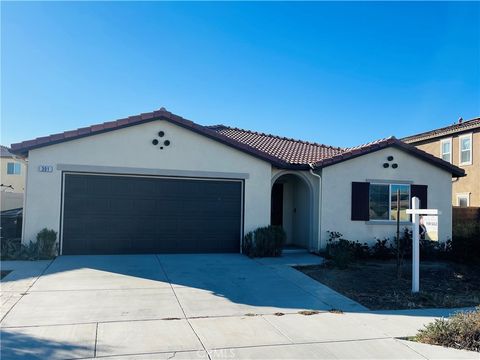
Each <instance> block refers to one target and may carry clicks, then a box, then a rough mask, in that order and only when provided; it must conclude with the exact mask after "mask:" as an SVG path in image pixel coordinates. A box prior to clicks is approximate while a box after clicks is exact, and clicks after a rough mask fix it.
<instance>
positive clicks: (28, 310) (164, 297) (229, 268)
mask: <svg viewBox="0 0 480 360" xmlns="http://www.w3.org/2000/svg"><path fill="white" fill-rule="evenodd" d="M320 261H321V258H319V257H316V256H313V255H308V254H292V255H287V256H285V257H283V258H279V259H258V260H251V259H248V258H247V257H244V256H241V255H234V254H230V255H224V254H222V255H158V256H156V255H127V256H62V257H59V258H57V259H56V260H54V261H52V262H26V263H22V262H14V263H12V262H3V263H2V268H3V269H13V270H14V271H13V272H12V273H11V274H9V275H7V277H6V278H5V279H4V282H2V294H1V299H2V320H1V336H2V337H1V341H2V344H1V347H2V349H1V350H2V354H1V355H2V359H18V358H22V359H23V358H28V357H29V356H31V357H37V358H42V359H45V358H49V359H66V358H94V357H107V358H113V357H117V356H119V359H125V358H133V359H137V358H138V359H140V358H141V359H167V358H172V357H173V356H175V358H180V359H199V358H205V359H206V358H211V359H225V358H228V359H232V358H238V359H251V358H259V359H282V358H283V359H292V358H294V359H301V358H302V359H315V358H318V359H320V358H322V359H334V358H349V359H351V358H369V359H374V358H377V359H380V358H402V359H404V358H408V359H425V358H431V359H438V358H443V359H446V358H470V359H478V358H479V356H478V354H477V353H470V352H464V351H455V350H450V349H443V348H439V347H434V346H428V345H423V344H415V343H411V342H406V341H403V340H398V339H396V337H399V336H408V335H413V334H414V333H415V332H416V329H418V328H420V327H421V326H422V325H423V324H424V323H426V322H429V321H431V320H432V319H433V318H434V317H433V316H430V314H428V313H409V314H403V313H401V312H389V313H379V312H370V311H368V310H367V309H365V308H364V307H363V306H361V305H360V304H358V303H355V302H354V301H352V300H350V299H348V298H346V297H344V296H342V295H340V294H338V293H336V292H334V291H333V290H331V289H329V288H328V287H326V286H323V285H321V284H319V283H318V282H316V281H315V280H313V279H311V278H309V277H307V276H305V275H303V274H302V273H300V272H298V271H296V270H294V269H293V268H291V267H290V266H289V265H296V264H311V263H312V262H313V263H314V262H317V263H318V262H320ZM332 309H339V310H343V311H344V313H336V312H329V310H332ZM304 310H310V311H311V310H313V311H314V313H315V312H318V313H315V314H313V315H304V314H305V313H303V314H302V312H303V311H304Z"/></svg>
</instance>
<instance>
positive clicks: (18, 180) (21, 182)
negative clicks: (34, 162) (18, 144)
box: [0, 157, 26, 193]
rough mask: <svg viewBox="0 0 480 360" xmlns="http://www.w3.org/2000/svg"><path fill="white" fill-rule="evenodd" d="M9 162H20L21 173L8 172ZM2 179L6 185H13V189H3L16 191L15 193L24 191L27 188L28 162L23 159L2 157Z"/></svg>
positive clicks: (0, 166)
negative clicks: (12, 173)
mask: <svg viewBox="0 0 480 360" xmlns="http://www.w3.org/2000/svg"><path fill="white" fill-rule="evenodd" d="M9 162H13V163H18V164H20V167H21V169H20V174H18V175H10V174H7V164H8V163H9ZM0 169H1V170H0V181H1V183H2V184H4V185H12V186H13V190H11V189H3V188H2V191H8V192H15V193H23V192H24V190H25V174H26V164H25V161H23V160H17V159H12V158H7V157H2V158H0Z"/></svg>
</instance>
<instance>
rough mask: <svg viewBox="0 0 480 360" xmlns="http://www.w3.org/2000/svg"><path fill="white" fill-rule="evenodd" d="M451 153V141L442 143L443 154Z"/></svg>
mask: <svg viewBox="0 0 480 360" xmlns="http://www.w3.org/2000/svg"><path fill="white" fill-rule="evenodd" d="M447 153H450V141H448V142H447V141H446V142H443V143H442V154H447Z"/></svg>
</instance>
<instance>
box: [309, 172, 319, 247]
mask: <svg viewBox="0 0 480 360" xmlns="http://www.w3.org/2000/svg"><path fill="white" fill-rule="evenodd" d="M308 165H309V166H310V174H312V176H314V177H316V178H318V225H317V231H318V240H317V253H319V252H320V250H321V246H320V244H321V242H322V177H321V176H320V175H318V174H316V173H315V172H314V171H313V170H314V166H313V164H308Z"/></svg>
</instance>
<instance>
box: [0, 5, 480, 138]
mask: <svg viewBox="0 0 480 360" xmlns="http://www.w3.org/2000/svg"><path fill="white" fill-rule="evenodd" d="M1 6H2V9H1V10H2V14H1V17H2V18H1V20H2V24H1V43H2V49H1V50H2V53H1V61H2V63H1V67H2V69H1V70H2V79H1V90H2V94H1V100H2V108H1V116H2V129H1V135H2V139H1V142H2V144H7V145H9V144H10V143H12V142H17V141H21V140H27V139H30V138H33V137H37V136H44V135H48V134H50V133H55V132H60V131H64V130H70V129H74V128H78V127H82V126H86V125H90V124H95V123H98V122H104V121H109V120H114V119H117V118H120V117H124V116H128V115H134V114H138V113H141V112H147V111H151V110H154V109H158V108H160V107H161V106H164V107H166V108H167V109H168V110H170V111H172V112H174V113H177V114H179V115H182V116H184V117H186V118H188V119H190V120H193V121H196V122H198V123H200V124H206V125H207V124H217V123H224V124H226V125H231V126H237V127H241V128H247V129H253V130H257V131H262V132H269V133H274V134H278V135H283V136H288V137H294V138H301V139H306V140H312V141H318V142H323V143H327V144H331V145H338V146H349V145H356V144H360V143H363V142H367V141H371V140H374V139H377V138H381V137H385V136H389V135H395V136H397V137H402V136H405V135H409V134H412V133H416V132H420V131H425V130H429V129H431V128H434V127H440V126H445V125H449V124H451V123H453V122H454V121H456V120H457V119H458V117H460V116H462V117H463V118H464V119H468V118H472V117H476V116H479V115H480V3H478V2H471V3H431V2H426V3H415V2H413V3H412V2H410V3H376V2H373V3H322V2H320V3H285V2H283V3H255V2H253V3H252V2H250V3H155V2H146V3H130V2H127V3H113V2H101V3H89V2H88V3H87V2H85V3H57V2H50V3H22V2H19V3H5V2H2V5H1Z"/></svg>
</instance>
